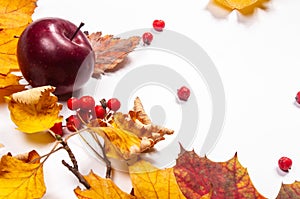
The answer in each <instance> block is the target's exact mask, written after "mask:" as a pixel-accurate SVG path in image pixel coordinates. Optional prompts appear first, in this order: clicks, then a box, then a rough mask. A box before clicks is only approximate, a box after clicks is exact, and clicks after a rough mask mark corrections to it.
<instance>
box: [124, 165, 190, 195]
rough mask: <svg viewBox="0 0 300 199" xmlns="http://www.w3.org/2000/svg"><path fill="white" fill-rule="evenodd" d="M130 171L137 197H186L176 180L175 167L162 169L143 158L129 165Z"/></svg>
mask: <svg viewBox="0 0 300 199" xmlns="http://www.w3.org/2000/svg"><path fill="white" fill-rule="evenodd" d="M129 172H130V178H131V181H132V184H133V188H134V195H135V196H136V197H137V198H151V199H158V198H159V199H161V198H178V199H179V198H185V197H184V195H183V194H182V192H181V191H180V188H179V186H178V184H177V182H176V178H175V176H174V173H173V168H168V169H164V170H160V169H158V168H156V167H154V166H153V165H151V164H150V163H149V162H146V161H143V160H142V161H138V162H136V163H135V164H134V165H132V166H129Z"/></svg>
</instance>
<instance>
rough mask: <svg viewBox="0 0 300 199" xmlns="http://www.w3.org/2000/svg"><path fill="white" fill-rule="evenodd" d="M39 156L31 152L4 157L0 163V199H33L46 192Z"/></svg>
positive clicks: (40, 196)
mask: <svg viewBox="0 0 300 199" xmlns="http://www.w3.org/2000/svg"><path fill="white" fill-rule="evenodd" d="M39 157H40V156H39V154H38V153H37V152H36V151H31V152H29V153H27V154H22V155H18V156H15V157H12V156H11V155H10V154H8V155H4V156H2V158H1V161H0V198H1V199H16V198H18V199H35V198H42V196H43V195H44V194H45V192H46V187H45V183H44V174H43V165H42V164H41V163H40V162H39Z"/></svg>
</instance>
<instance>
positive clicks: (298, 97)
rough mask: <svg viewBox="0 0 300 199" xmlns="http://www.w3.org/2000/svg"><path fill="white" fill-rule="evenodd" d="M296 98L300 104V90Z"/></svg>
mask: <svg viewBox="0 0 300 199" xmlns="http://www.w3.org/2000/svg"><path fill="white" fill-rule="evenodd" d="M295 99H296V102H297V103H298V104H300V91H299V92H298V93H297V95H296V97H295Z"/></svg>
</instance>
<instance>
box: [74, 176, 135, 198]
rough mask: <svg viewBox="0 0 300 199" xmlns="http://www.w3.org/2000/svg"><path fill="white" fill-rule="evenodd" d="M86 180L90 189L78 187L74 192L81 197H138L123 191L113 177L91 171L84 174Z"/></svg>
mask: <svg viewBox="0 0 300 199" xmlns="http://www.w3.org/2000/svg"><path fill="white" fill-rule="evenodd" d="M84 178H85V179H86V181H87V182H88V183H89V185H90V186H91V188H90V189H86V190H81V189H80V188H79V187H77V188H76V189H75V190H74V192H75V194H76V196H77V198H79V199H96V198H102V199H111V198H114V199H134V198H136V197H134V196H132V195H129V194H127V193H125V192H123V191H122V190H121V189H119V188H118V187H117V185H115V183H114V182H113V181H112V180H111V179H107V178H106V179H104V178H101V177H100V176H98V175H96V174H95V173H94V172H93V171H91V172H90V173H89V174H88V175H87V176H84Z"/></svg>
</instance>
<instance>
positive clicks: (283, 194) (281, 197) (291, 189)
mask: <svg viewBox="0 0 300 199" xmlns="http://www.w3.org/2000/svg"><path fill="white" fill-rule="evenodd" d="M295 198H300V182H299V181H295V182H294V183H292V184H282V185H281V187H280V191H279V193H278V195H277V197H276V199H295Z"/></svg>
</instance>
